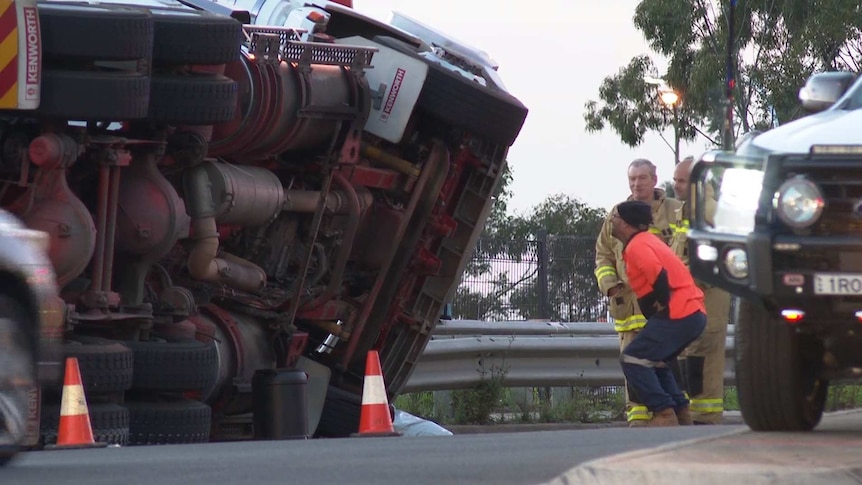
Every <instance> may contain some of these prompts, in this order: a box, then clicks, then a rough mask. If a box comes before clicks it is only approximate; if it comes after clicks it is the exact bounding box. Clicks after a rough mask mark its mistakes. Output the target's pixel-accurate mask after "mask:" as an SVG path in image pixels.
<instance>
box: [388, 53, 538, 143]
mask: <svg viewBox="0 0 862 485" xmlns="http://www.w3.org/2000/svg"><path fill="white" fill-rule="evenodd" d="M373 40H374V42H377V43H380V44H382V45H384V46H386V47H389V48H391V49H395V50H396V51H398V52H401V53H402V54H407V55H409V56H411V57H414V58H416V59H420V60H423V61H425V63H426V64H427V65H428V77H427V78H426V79H425V86H424V87H423V88H422V92H421V93H420V95H419V100H418V101H417V106H418V108H419V109H421V110H422V111H425V112H426V113H428V114H430V115H431V116H433V117H435V118H438V119H440V120H441V121H444V122H446V123H449V124H452V125H453V126H457V127H460V128H463V129H465V130H467V131H469V132H472V133H475V134H476V135H479V136H482V137H484V138H486V139H487V140H488V141H490V142H492V143H498V144H501V145H505V146H511V145H512V143H514V142H515V138H517V137H518V133H520V132H521V127H522V126H523V125H524V120H525V119H526V118H527V107H526V106H524V104H523V103H521V102H520V101H518V99H516V98H515V97H514V96H512V95H511V94H509V93H507V92H505V91H501V90H499V89H495V88H489V87H485V86H482V85H480V84H477V83H475V82H473V81H470V80H469V79H467V78H465V77H464V76H462V75H460V74H458V73H456V72H453V71H451V70H449V69H447V68H445V67H443V66H441V65H439V64H437V63H434V62H429V61H427V60H426V59H424V58H423V57H421V56H419V55H418V54H417V52H416V49H415V48H414V47H413V46H411V45H409V44H407V43H405V42H402V41H400V40H397V39H394V38H392V37H384V36H376V37H374V39H373Z"/></svg>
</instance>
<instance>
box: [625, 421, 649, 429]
mask: <svg viewBox="0 0 862 485" xmlns="http://www.w3.org/2000/svg"><path fill="white" fill-rule="evenodd" d="M647 426H649V419H634V420H631V421H629V428H646V427H647Z"/></svg>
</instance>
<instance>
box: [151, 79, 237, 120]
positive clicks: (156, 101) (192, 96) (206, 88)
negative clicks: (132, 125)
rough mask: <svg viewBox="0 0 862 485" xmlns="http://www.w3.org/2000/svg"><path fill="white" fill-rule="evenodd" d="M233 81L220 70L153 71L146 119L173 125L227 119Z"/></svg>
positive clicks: (232, 103) (232, 106)
mask: <svg viewBox="0 0 862 485" xmlns="http://www.w3.org/2000/svg"><path fill="white" fill-rule="evenodd" d="M236 97H237V84H236V81H234V80H233V79H230V78H228V77H225V76H222V75H219V74H194V75H187V76H176V75H166V74H162V75H155V76H153V78H152V80H151V82H150V109H149V116H148V119H150V120H152V121H155V122H158V123H167V124H174V125H212V124H216V123H224V122H226V121H230V120H232V119H233V117H234V112H235V111H236Z"/></svg>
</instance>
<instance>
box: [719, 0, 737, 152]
mask: <svg viewBox="0 0 862 485" xmlns="http://www.w3.org/2000/svg"><path fill="white" fill-rule="evenodd" d="M735 11H736V0H730V11H729V12H728V14H727V24H728V25H727V66H726V79H725V102H726V103H727V112H726V116H725V119H724V134H723V136H722V137H721V141H722V148H723V149H724V150H728V151H733V147H734V140H733V104H734V102H733V90H734V88H735V87H736V78H735V77H734V68H735V67H736V49H735V45H734V44H735V42H734V39H733V37H734V24H735V20H734V12H735Z"/></svg>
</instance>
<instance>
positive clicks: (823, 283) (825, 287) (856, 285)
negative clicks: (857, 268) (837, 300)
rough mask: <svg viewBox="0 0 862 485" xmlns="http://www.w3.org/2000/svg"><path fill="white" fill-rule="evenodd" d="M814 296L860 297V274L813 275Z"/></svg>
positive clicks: (861, 279) (861, 291)
mask: <svg viewBox="0 0 862 485" xmlns="http://www.w3.org/2000/svg"><path fill="white" fill-rule="evenodd" d="M814 294H816V295H862V274H857V273H817V274H815V275H814Z"/></svg>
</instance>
